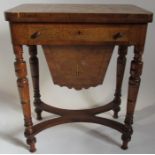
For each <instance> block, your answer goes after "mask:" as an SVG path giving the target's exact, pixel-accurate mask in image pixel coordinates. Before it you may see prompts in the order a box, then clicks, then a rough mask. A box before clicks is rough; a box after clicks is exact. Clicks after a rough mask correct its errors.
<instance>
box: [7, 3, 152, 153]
mask: <svg viewBox="0 0 155 155" xmlns="http://www.w3.org/2000/svg"><path fill="white" fill-rule="evenodd" d="M5 17H6V20H7V21H9V23H10V30H11V37H12V43H13V49H14V54H15V57H16V61H15V72H16V75H17V85H18V89H19V94H20V100H21V104H22V108H23V114H24V120H25V136H26V137H27V143H28V144H29V145H30V151H32V152H34V151H35V143H36V139H35V135H36V134H38V133H39V132H41V131H42V130H44V129H46V128H49V127H52V126H55V125H58V124H63V123H70V122H90V123H98V124H102V125H105V126H108V127H111V128H113V129H115V130H117V131H119V132H120V133H122V140H123V144H122V149H127V146H128V142H129V141H130V139H131V135H132V133H133V129H132V124H133V114H134V110H135V105H136V100H137V95H138V90H139V86H140V81H141V79H140V76H141V74H142V68H143V62H142V56H143V52H144V45H145V38H146V32H147V25H148V23H149V22H151V21H152V17H153V15H152V13H151V12H149V11H146V10H144V9H141V8H139V7H136V6H133V5H78V4H76V5H69V4H66V5H65V4H64V5H58V4H24V5H20V6H17V7H15V8H13V9H10V10H8V11H6V12H5ZM23 45H27V46H28V48H29V54H30V67H31V75H32V81H33V89H34V105H35V107H36V109H35V111H36V113H37V119H38V120H41V119H42V116H41V113H42V111H47V112H50V113H54V114H57V115H60V117H58V118H54V119H51V120H48V121H44V122H41V123H39V124H36V125H33V123H32V119H31V107H30V96H29V84H28V79H27V68H26V62H25V60H24V57H23ZM37 45H41V46H42V47H43V51H44V54H45V57H46V60H47V63H48V66H49V69H50V71H51V75H52V79H53V81H54V83H55V84H58V85H60V86H67V87H69V88H75V89H77V90H80V89H82V88H89V87H92V86H97V85H99V84H102V83H103V80H104V76H105V74H106V70H107V67H108V64H109V62H110V58H111V56H112V54H113V49H114V47H115V46H116V45H117V46H119V49H118V59H117V74H116V91H115V95H114V99H113V100H112V101H111V102H110V103H108V104H106V105H104V106H101V107H96V108H93V109H84V110H67V109H60V108H56V107H53V106H49V105H47V104H45V103H44V102H42V101H41V95H40V90H39V61H38V58H37ZM129 46H134V57H133V60H132V61H131V69H130V78H129V87H128V99H127V111H126V117H125V122H124V123H119V122H117V121H114V120H110V119H106V118H102V117H99V116H96V114H99V113H103V112H106V111H109V110H113V111H114V118H118V112H119V111H120V104H121V87H122V81H123V76H124V71H125V65H126V55H127V51H128V47H129ZM42 65H43V64H42Z"/></svg>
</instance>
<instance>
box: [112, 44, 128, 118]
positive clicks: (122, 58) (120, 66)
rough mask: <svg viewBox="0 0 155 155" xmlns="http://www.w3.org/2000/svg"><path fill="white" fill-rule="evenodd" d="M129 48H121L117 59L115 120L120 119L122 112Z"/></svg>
mask: <svg viewBox="0 0 155 155" xmlns="http://www.w3.org/2000/svg"><path fill="white" fill-rule="evenodd" d="M127 49H128V47H127V46H119V49H118V55H119V56H118V58H117V74H116V91H115V98H114V101H113V102H114V118H118V112H119V111H120V104H121V88H122V82H123V77H124V71H125V66H126V54H127Z"/></svg>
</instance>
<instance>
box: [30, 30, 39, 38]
mask: <svg viewBox="0 0 155 155" xmlns="http://www.w3.org/2000/svg"><path fill="white" fill-rule="evenodd" d="M40 34H41V33H40V32H35V33H33V34H32V35H31V39H36V38H38V37H39V36H40Z"/></svg>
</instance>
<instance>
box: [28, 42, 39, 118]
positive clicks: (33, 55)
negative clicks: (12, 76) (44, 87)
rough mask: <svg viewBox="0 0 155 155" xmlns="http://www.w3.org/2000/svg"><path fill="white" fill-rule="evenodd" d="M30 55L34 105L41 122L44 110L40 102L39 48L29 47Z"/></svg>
mask: <svg viewBox="0 0 155 155" xmlns="http://www.w3.org/2000/svg"><path fill="white" fill-rule="evenodd" d="M29 54H30V59H29V62H30V68H31V76H32V83H33V90H34V105H35V107H36V108H35V111H36V114H37V119H38V120H41V119H42V117H41V112H42V110H41V109H40V108H39V104H40V103H41V100H40V97H41V95H40V89H39V61H38V58H37V47H36V46H35V45H31V46H29Z"/></svg>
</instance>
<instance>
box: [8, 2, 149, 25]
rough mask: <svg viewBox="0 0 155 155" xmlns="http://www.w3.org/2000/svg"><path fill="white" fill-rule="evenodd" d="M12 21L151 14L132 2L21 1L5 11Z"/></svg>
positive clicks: (138, 18)
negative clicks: (46, 2) (55, 2)
mask: <svg viewBox="0 0 155 155" xmlns="http://www.w3.org/2000/svg"><path fill="white" fill-rule="evenodd" d="M5 16H6V19H7V20H9V21H14V22H22V21H23V22H58V23H63V22H65V23H67V22H68V23H79V22H80V23H148V22H151V21H152V13H151V12H149V11H146V10H144V9H142V8H139V7H137V6H134V5H101V4H100V5H94V4H85V5H83V4H82V5H80V4H23V5H20V6H17V7H15V8H13V9H10V10H8V11H6V12H5Z"/></svg>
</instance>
